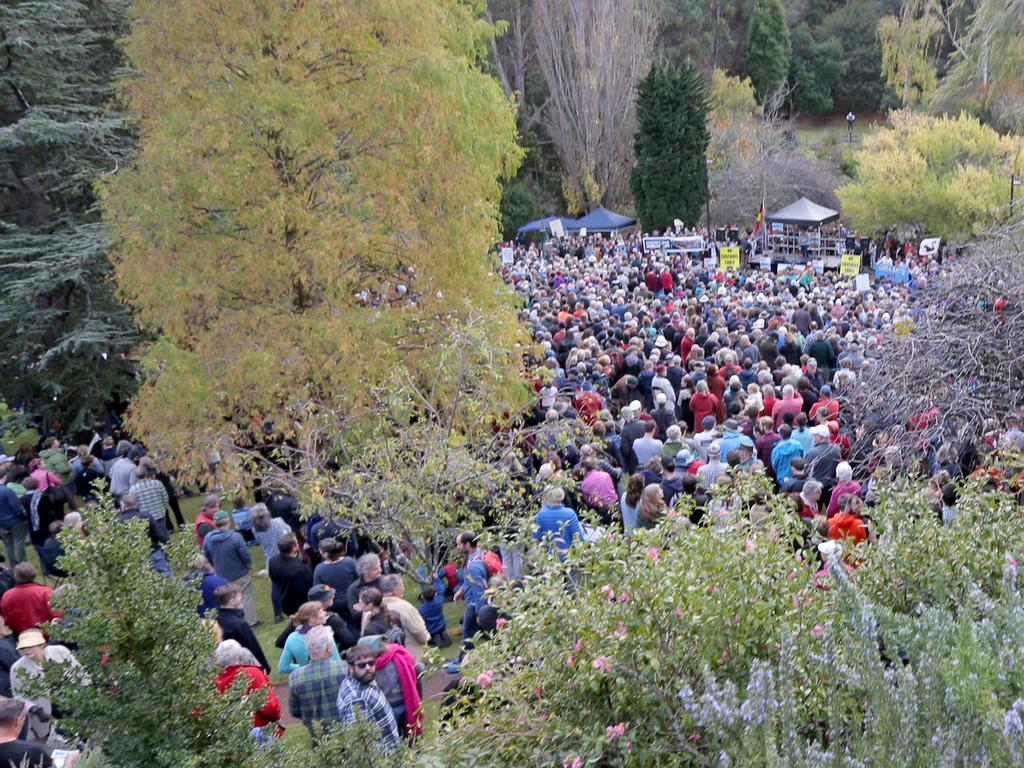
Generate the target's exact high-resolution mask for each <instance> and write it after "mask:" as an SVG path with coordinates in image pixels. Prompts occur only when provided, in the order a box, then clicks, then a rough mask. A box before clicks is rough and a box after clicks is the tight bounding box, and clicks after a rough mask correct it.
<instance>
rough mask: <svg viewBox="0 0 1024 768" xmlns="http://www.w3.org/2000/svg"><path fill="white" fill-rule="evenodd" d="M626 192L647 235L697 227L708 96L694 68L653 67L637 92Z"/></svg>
mask: <svg viewBox="0 0 1024 768" xmlns="http://www.w3.org/2000/svg"><path fill="white" fill-rule="evenodd" d="M636 114H637V131H636V136H635V137H634V139H633V147H634V150H635V152H636V165H635V166H634V168H633V173H632V176H631V178H630V187H631V188H632V190H633V197H634V198H635V199H636V209H637V213H638V215H639V216H640V223H641V225H642V226H643V228H644V229H645V230H646V231H653V230H665V229H667V228H669V227H671V226H672V220H673V219H677V218H678V219H682V220H683V222H684V223H685V224H687V225H688V226H692V225H694V224H696V223H697V222H698V221H699V219H700V216H701V210H702V209H703V206H704V198H705V184H704V181H705V180H704V174H705V170H706V169H705V165H704V164H705V157H706V153H707V148H708V140H709V138H710V137H709V134H708V128H707V115H708V95H707V90H706V88H705V86H704V79H703V78H702V77H701V74H700V72H698V71H697V70H696V69H695V68H694V67H692V66H691V65H689V64H684V65H682V66H680V67H678V68H661V67H658V66H656V65H655V66H652V67H651V69H650V70H649V71H648V73H647V75H646V76H645V77H644V79H643V80H641V81H640V84H639V85H638V86H637V98H636Z"/></svg>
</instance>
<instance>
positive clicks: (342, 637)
mask: <svg viewBox="0 0 1024 768" xmlns="http://www.w3.org/2000/svg"><path fill="white" fill-rule="evenodd" d="M308 597H309V599H310V600H313V601H316V602H318V603H322V604H323V606H324V609H325V610H326V611H327V626H328V627H330V629H331V632H333V633H334V642H335V644H336V645H337V646H338V650H339V651H344V650H346V649H348V648H351V647H352V646H353V645H355V644H356V643H358V642H359V633H358V632H353V631H352V630H351V629H349V626H348V623H347V622H346V621H345V619H343V618H342V617H341V616H339V615H338V614H336V613H335V612H334V611H332V610H331V606H332V605H333V604H334V602H335V599H336V595H335V591H334V589H333V588H332V587H330V586H328V585H327V584H317V585H316V586H314V587H312V588H311V589H310V590H309V595H308ZM294 631H295V625H294V624H293V623H292V622H290V621H289V622H288V626H286V627H285V628H284V631H283V632H281V634H280V635H278V637H277V640H275V641H274V645H276V646H277V647H278V648H284V644H285V643H286V642H287V641H288V635H290V634H291V633H292V632H294Z"/></svg>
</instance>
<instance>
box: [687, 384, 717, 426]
mask: <svg viewBox="0 0 1024 768" xmlns="http://www.w3.org/2000/svg"><path fill="white" fill-rule="evenodd" d="M690 410H691V411H692V412H693V423H694V424H703V423H704V417H705V416H713V417H714V418H715V423H716V424H721V423H722V422H723V421H725V408H723V407H722V401H721V400H719V399H718V398H717V397H715V396H714V395H713V394H711V393H710V392H709V391H708V384H707V382H706V381H698V382H697V391H696V392H695V393H694V394H693V396H692V397H691V398H690Z"/></svg>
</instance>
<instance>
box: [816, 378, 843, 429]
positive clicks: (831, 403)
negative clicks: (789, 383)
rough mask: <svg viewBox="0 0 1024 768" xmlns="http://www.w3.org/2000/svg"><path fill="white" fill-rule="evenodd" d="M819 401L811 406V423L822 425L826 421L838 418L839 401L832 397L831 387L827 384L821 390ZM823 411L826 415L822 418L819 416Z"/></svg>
mask: <svg viewBox="0 0 1024 768" xmlns="http://www.w3.org/2000/svg"><path fill="white" fill-rule="evenodd" d="M820 398H821V399H820V400H818V402H816V403H815V404H814V405H812V406H811V421H813V422H814V423H815V424H824V423H825V422H828V421H835V420H836V419H838V418H839V401H838V400H835V399H833V397H832V387H830V386H829V385H828V384H826V385H825V386H823V387H822V388H821V393H820ZM822 409H824V410H825V411H826V414H825V416H824V418H822V416H821V411H822Z"/></svg>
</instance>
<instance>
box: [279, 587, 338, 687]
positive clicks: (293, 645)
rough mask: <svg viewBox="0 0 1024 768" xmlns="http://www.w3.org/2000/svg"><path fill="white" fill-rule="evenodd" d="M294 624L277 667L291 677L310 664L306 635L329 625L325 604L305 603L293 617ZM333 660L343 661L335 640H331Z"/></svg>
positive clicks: (317, 602)
mask: <svg viewBox="0 0 1024 768" xmlns="http://www.w3.org/2000/svg"><path fill="white" fill-rule="evenodd" d="M292 623H293V624H294V625H295V631H294V632H292V633H291V634H290V635H288V639H287V640H285V641H284V650H283V651H281V661H280V662H278V665H277V671H278V672H280V673H282V674H285V675H290V674H291V673H292V672H294V671H295V670H296V669H299V668H300V667H304V666H306V664H307V663H308V662H309V652H308V651H307V650H306V633H307V632H309V630H311V629H312V628H313V627H322V626H323V625H324V624H326V623H327V611H326V610H325V609H324V604H323V603H321V602H319V601H310V602H308V603H303V604H302V605H300V606H299V610H297V611H296V612H295V615H294V616H292ZM331 659H333V660H334V661H338V662H340V661H341V655H340V654H339V653H338V646H337V644H336V643H335V642H334V640H333V639H332V640H331Z"/></svg>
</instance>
